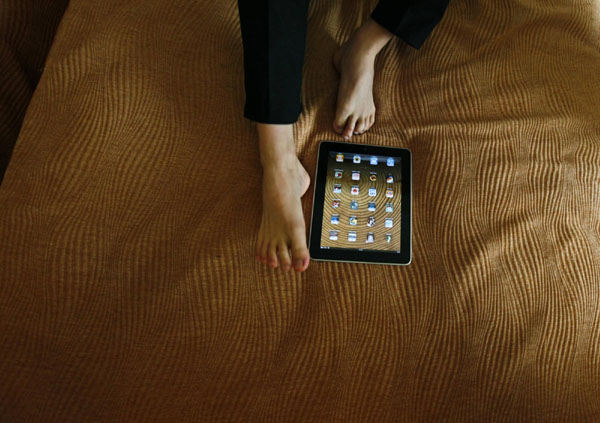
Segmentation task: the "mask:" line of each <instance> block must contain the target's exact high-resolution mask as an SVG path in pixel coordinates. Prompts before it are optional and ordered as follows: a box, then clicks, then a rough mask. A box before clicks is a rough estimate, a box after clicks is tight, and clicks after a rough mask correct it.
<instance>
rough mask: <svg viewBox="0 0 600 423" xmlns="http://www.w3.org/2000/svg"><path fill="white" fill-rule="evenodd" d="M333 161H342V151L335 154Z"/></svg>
mask: <svg viewBox="0 0 600 423" xmlns="http://www.w3.org/2000/svg"><path fill="white" fill-rule="evenodd" d="M335 161H336V162H343V161H344V155H343V154H342V153H337V154H336V155H335Z"/></svg>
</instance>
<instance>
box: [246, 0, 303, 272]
mask: <svg viewBox="0 0 600 423" xmlns="http://www.w3.org/2000/svg"><path fill="white" fill-rule="evenodd" d="M308 2H309V0H277V1H268V0H238V10H239V15H240V28H241V32H242V43H243V47H244V78H245V79H244V86H245V90H246V102H245V105H244V116H245V117H246V118H248V119H250V120H251V121H253V122H255V124H256V129H257V132H258V139H259V150H260V160H261V164H262V167H263V181H262V184H263V187H262V196H263V213H262V219H261V224H260V229H259V233H258V240H257V244H256V254H257V258H258V259H259V260H260V261H262V262H264V263H268V264H270V265H271V266H272V267H277V266H279V265H281V267H282V268H283V269H284V270H286V271H287V270H289V269H290V268H291V267H292V266H293V267H294V268H295V269H296V270H299V271H303V270H305V269H306V267H307V266H308V262H309V253H308V248H307V245H306V229H305V223H304V216H303V214H302V205H301V202H300V197H302V195H304V193H305V192H306V190H307V189H308V186H309V184H310V178H309V175H308V173H307V172H306V170H305V169H304V167H303V166H302V164H301V163H300V161H299V160H298V157H297V156H296V147H295V144H294V133H293V123H295V122H296V121H297V120H298V117H299V115H300V113H301V112H302V104H301V98H300V96H301V84H302V67H303V63H304V50H305V40H306V18H307V14H308ZM290 251H291V254H290Z"/></svg>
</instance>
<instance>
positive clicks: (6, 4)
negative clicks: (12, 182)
mask: <svg viewBox="0 0 600 423" xmlns="http://www.w3.org/2000/svg"><path fill="white" fill-rule="evenodd" d="M67 4H68V0H2V2H1V3H0V183H1V182H2V177H3V175H4V172H5V171H6V167H7V166H8V162H9V161H10V156H11V153H12V149H13V148H14V145H15V142H16V141H17V136H18V135H19V130H20V128H21V124H22V123H23V117H24V116H25V111H26V110H27V106H28V105H29V101H30V100H31V96H32V94H33V91H34V89H35V87H36V85H37V83H38V81H39V79H40V75H41V74H42V69H43V67H44V60H45V59H46V55H47V54H48V50H49V48H50V45H51V43H52V39H53V37H54V33H55V32H56V27H57V26H58V23H59V22H60V18H61V17H62V15H63V13H64V11H65V9H66V8H67Z"/></svg>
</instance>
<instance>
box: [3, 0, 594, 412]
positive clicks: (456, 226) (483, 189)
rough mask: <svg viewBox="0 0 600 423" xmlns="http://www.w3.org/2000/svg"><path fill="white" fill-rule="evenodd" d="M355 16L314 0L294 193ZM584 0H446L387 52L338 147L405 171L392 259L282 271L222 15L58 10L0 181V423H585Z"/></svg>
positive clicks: (213, 5) (307, 201) (170, 6)
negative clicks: (407, 214) (271, 246)
mask: <svg viewBox="0 0 600 423" xmlns="http://www.w3.org/2000/svg"><path fill="white" fill-rule="evenodd" d="M374 6H375V2H373V1H370V2H364V1H357V0H356V1H335V2H330V1H324V0H313V1H312V2H311V5H310V11H309V21H308V37H307V51H306V60H305V65H304V85H303V101H304V103H303V105H304V113H303V114H302V116H301V118H300V120H299V121H298V123H297V125H296V126H295V132H296V136H297V140H298V141H297V150H298V155H299V157H300V160H301V161H302V163H303V164H304V165H305V167H306V169H307V170H308V172H309V174H310V175H311V179H314V172H315V164H316V163H315V162H316V157H317V146H318V141H319V140H322V139H332V140H341V137H340V136H339V135H337V134H336V133H335V132H333V130H332V124H331V123H332V119H333V115H334V110H335V100H336V94H337V81H338V77H337V74H336V72H335V69H334V68H333V66H332V64H331V54H332V53H333V51H334V48H335V46H336V45H338V44H341V42H343V41H344V40H346V39H347V38H348V37H349V35H350V34H351V32H352V30H353V29H354V28H355V27H356V26H358V25H359V24H360V22H362V20H363V19H365V18H366V17H367V16H368V15H369V13H370V11H371V10H372V8H373V7H374ZM599 8H600V6H598V4H597V2H586V1H582V0H577V1H566V0H565V1H557V2H552V3H550V2H545V1H525V0H523V1H511V2H502V3H500V2H486V1H481V0H477V1H454V2H451V3H450V5H449V7H448V9H447V11H446V15H445V16H444V18H443V20H442V21H441V22H440V24H439V25H438V26H437V27H436V28H435V30H434V32H433V33H432V34H431V36H430V38H428V40H427V41H426V42H425V44H424V45H423V47H422V48H421V49H420V50H414V49H412V48H411V47H410V46H408V45H406V44H403V42H402V41H401V40H399V39H394V40H392V41H391V42H390V43H389V44H388V45H387V46H386V47H385V49H384V50H383V51H382V52H381V53H380V55H379V56H378V57H377V62H376V74H377V75H376V79H375V81H374V91H375V104H376V107H377V115H376V116H377V117H376V123H375V125H374V126H373V127H372V128H371V130H369V131H368V132H367V133H365V134H364V135H361V136H358V137H354V138H353V141H354V142H362V143H371V144H377V145H386V146H397V147H405V148H409V149H410V150H411V151H412V154H413V205H412V207H413V257H412V263H411V264H410V265H409V266H379V265H364V264H351V263H332V262H316V261H312V262H311V263H310V265H309V267H308V269H307V271H306V272H305V273H302V274H293V273H290V274H284V273H282V272H281V271H280V270H272V269H270V268H269V267H267V266H265V265H263V264H261V263H259V262H258V261H256V260H255V257H254V245H255V242H256V238H257V231H258V227H259V223H260V216H261V168H260V162H259V156H258V148H257V135H256V132H255V131H254V128H253V124H252V123H251V122H250V121H248V120H247V119H245V118H244V117H243V116H242V110H243V102H244V90H243V77H244V76H243V67H242V65H243V62H242V60H243V57H242V44H241V36H240V33H239V19H238V12H237V5H236V3H235V2H234V1H224V2H210V1H206V0H200V1H195V2H189V1H186V0H170V1H164V0H145V1H141V0H131V1H127V2H123V1H117V0H85V1H84V0H71V1H70V3H69V5H68V8H67V9H66V11H65V13H64V16H63V17H62V20H61V21H60V24H59V25H58V29H57V31H56V35H55V36H54V39H53V42H52V45H51V48H50V50H49V53H48V57H47V59H46V62H45V68H44V70H43V73H42V74H41V78H40V80H39V84H38V85H37V87H36V89H35V91H34V92H33V93H32V97H31V101H30V103H29V104H28V107H27V109H26V114H25V115H24V119H23V122H22V127H21V128H20V131H19V132H18V138H17V139H16V141H15V142H16V144H15V146H14V151H13V153H12V157H11V160H10V163H9V164H8V168H7V169H6V173H5V176H4V180H3V182H2V185H1V186H0V210H1V211H2V212H1V213H0V339H1V342H0V357H2V358H1V359H0V380H2V383H0V398H2V400H1V401H0V421H6V422H133V421H145V422H150V421H156V422H159V421H162V422H174V421H179V422H188V421H189V422H191V421H194V422H200V421H201V422H233V421H235V422H246V421H247V422H254V421H257V422H258V421H261V422H262V421H265V422H284V421H304V422H345V423H347V422H359V421H361V422H362V421H364V422H367V421H368V422H417V421H423V422H433V421H448V422H450V421H451V422H469V421H473V422H482V421H488V422H516V421H523V422H592V421H599V420H600V402H598V398H600V214H599V213H598V211H599V210H600V80H599V76H598V69H599V65H600V48H599V47H600V42H599V28H600V25H599V19H600V15H599ZM312 190H313V186H312V182H311V186H310V188H309V190H308V192H307V194H306V195H305V197H303V207H304V213H305V218H306V222H307V225H308V223H309V222H310V207H311V204H312Z"/></svg>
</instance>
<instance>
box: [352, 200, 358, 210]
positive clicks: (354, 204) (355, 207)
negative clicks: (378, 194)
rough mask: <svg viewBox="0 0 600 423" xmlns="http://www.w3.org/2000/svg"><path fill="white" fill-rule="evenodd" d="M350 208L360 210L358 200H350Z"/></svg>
mask: <svg viewBox="0 0 600 423" xmlns="http://www.w3.org/2000/svg"><path fill="white" fill-rule="evenodd" d="M350 208H351V209H352V210H358V201H354V200H353V201H351V202H350Z"/></svg>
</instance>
